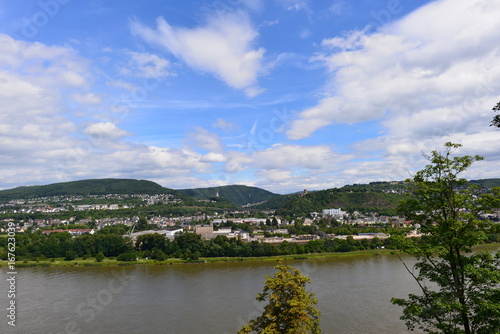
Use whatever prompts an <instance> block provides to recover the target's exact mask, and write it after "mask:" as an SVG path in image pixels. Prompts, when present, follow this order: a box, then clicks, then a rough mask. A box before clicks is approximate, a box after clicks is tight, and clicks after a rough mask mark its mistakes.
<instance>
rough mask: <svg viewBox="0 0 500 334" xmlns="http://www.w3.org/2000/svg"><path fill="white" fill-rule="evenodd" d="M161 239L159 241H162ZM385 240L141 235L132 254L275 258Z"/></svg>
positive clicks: (360, 246)
mask: <svg viewBox="0 0 500 334" xmlns="http://www.w3.org/2000/svg"><path fill="white" fill-rule="evenodd" d="M162 238H163V239H162ZM391 245H392V240H391V239H390V238H389V239H379V238H373V239H362V240H354V239H353V237H351V236H350V237H347V239H345V240H344V239H319V240H311V241H309V242H307V243H304V244H299V243H291V242H287V241H283V242H282V243H280V244H270V243H263V242H259V241H251V242H245V241H242V240H240V239H236V238H228V237H226V236H223V235H219V236H217V237H215V238H214V239H211V240H204V239H202V238H201V236H200V235H198V234H193V233H187V234H183V235H181V236H178V237H177V238H175V240H174V241H170V240H168V239H165V238H164V237H163V236H161V235H160V234H145V235H142V236H140V237H138V238H137V243H136V250H137V251H138V252H140V254H141V255H142V256H148V257H151V258H157V259H160V260H162V259H165V258H167V257H176V258H184V259H193V260H196V259H198V258H200V257H260V256H277V255H294V254H297V255H300V254H309V253H324V252H350V251H355V250H365V249H375V248H380V247H382V246H384V247H386V248H389V247H391Z"/></svg>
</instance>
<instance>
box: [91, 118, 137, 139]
mask: <svg viewBox="0 0 500 334" xmlns="http://www.w3.org/2000/svg"><path fill="white" fill-rule="evenodd" d="M84 133H85V134H87V135H89V136H92V137H94V138H109V139H121V138H123V137H125V136H130V135H131V133H129V132H127V131H125V130H122V129H120V128H118V127H117V126H116V125H115V124H113V123H111V122H101V123H94V124H92V125H89V126H88V127H87V128H85V130H84Z"/></svg>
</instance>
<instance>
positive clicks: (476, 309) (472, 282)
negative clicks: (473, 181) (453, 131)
mask: <svg viewBox="0 0 500 334" xmlns="http://www.w3.org/2000/svg"><path fill="white" fill-rule="evenodd" d="M460 146H461V145H460V144H453V143H446V144H445V147H446V152H445V153H444V154H442V153H439V152H436V151H433V152H432V154H431V156H427V158H428V160H429V161H430V164H429V165H427V166H426V167H425V168H424V169H423V170H421V171H419V172H417V173H416V174H415V176H414V177H413V179H411V180H407V181H410V184H411V186H410V198H408V199H406V200H404V201H402V202H401V204H400V206H399V210H400V212H401V213H403V214H404V215H405V216H406V217H407V218H408V219H411V220H413V222H414V223H418V224H420V225H421V231H422V234H423V236H422V238H421V239H420V240H418V239H417V240H413V239H415V238H406V239H405V238H401V240H400V243H399V246H400V248H401V249H402V250H403V251H405V252H406V253H408V254H411V255H413V256H415V257H416V258H417V263H416V264H415V267H414V269H416V271H417V272H418V273H415V271H414V270H411V269H410V268H408V267H407V266H406V264H405V266H406V268H407V269H408V271H409V272H410V274H411V275H412V276H413V278H415V280H416V282H417V283H418V285H419V287H420V289H421V292H422V295H416V294H410V295H409V298H408V299H401V298H393V299H392V300H391V301H392V303H394V304H396V305H399V306H402V307H403V316H402V317H401V319H402V320H405V321H406V325H407V327H408V329H410V330H412V329H414V328H415V327H416V326H418V327H419V328H420V329H422V330H424V331H425V332H429V333H498V332H499V330H500V252H499V253H497V254H496V256H493V254H491V253H488V252H472V247H473V246H474V245H477V244H479V243H481V242H483V241H485V240H486V238H487V234H486V232H487V231H488V229H489V228H490V226H491V222H489V221H486V220H481V219H480V216H481V214H482V213H484V212H487V211H489V209H490V208H492V207H499V206H500V189H499V188H494V189H493V190H492V193H489V194H483V195H480V194H478V193H477V192H476V191H475V190H476V189H475V188H474V187H473V186H470V185H468V184H467V181H466V180H465V179H463V178H459V174H460V173H462V172H464V171H465V170H466V169H467V168H468V167H470V166H471V165H472V164H473V163H474V162H475V161H479V160H482V159H483V158H482V157H480V156H475V157H472V156H462V157H452V154H453V152H454V151H455V150H456V149H458V148H459V147H460ZM410 239H411V240H410Z"/></svg>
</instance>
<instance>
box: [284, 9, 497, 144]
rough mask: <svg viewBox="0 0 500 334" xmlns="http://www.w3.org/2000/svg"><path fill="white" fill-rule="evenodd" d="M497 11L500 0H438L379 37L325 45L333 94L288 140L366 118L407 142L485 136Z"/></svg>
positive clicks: (304, 115) (493, 89) (363, 34)
mask: <svg viewBox="0 0 500 334" xmlns="http://www.w3.org/2000/svg"><path fill="white" fill-rule="evenodd" d="M493 7H494V8H493ZM498 10H499V8H498V2H486V1H482V0H475V1H465V0H458V1H456V0H453V1H450V0H442V1H436V2H432V3H430V4H428V5H426V6H424V7H422V8H420V9H418V10H417V11H415V12H413V13H412V14H410V15H409V16H407V17H405V18H403V19H401V20H399V21H397V22H395V23H392V24H389V25H386V26H383V27H381V28H380V29H379V30H378V31H377V32H375V33H371V34H370V33H368V32H367V30H362V31H354V32H350V33H348V34H347V35H345V36H336V37H333V38H331V39H327V40H324V41H323V46H324V47H325V48H326V51H325V52H323V53H322V54H318V55H316V56H315V57H314V59H313V60H314V61H320V62H323V63H324V64H325V65H326V66H327V68H328V71H329V75H330V76H331V79H330V80H329V82H327V84H326V85H325V95H326V96H325V97H323V98H321V99H320V100H319V101H318V102H317V104H316V105H315V106H312V107H310V108H308V109H305V110H303V111H302V112H301V113H300V114H299V117H298V118H297V119H296V120H294V121H293V122H292V123H291V125H290V127H289V129H288V132H287V135H288V137H289V138H290V139H294V140H296V139H302V138H306V137H308V136H311V135H312V133H314V131H316V130H318V129H319V128H322V127H325V126H328V125H330V124H333V123H348V124H352V123H357V122H363V121H367V120H382V121H384V122H385V123H384V125H385V126H387V128H388V130H389V131H388V132H389V133H393V134H402V133H405V136H406V137H411V136H413V135H415V134H420V135H422V136H423V137H425V135H426V134H425V133H427V135H431V136H432V135H434V136H436V135H443V134H444V133H445V132H446V133H449V132H450V131H451V132H454V131H457V132H460V131H463V130H464V128H468V130H467V131H479V130H478V127H477V126H479V123H483V124H487V119H488V117H489V116H490V115H489V113H488V112H487V111H489V110H490V109H491V105H493V103H494V101H495V99H497V92H498V88H499V87H498V82H500V60H499V58H498V54H500V44H498V43H497V42H495V40H496V39H497V38H498V31H499V30H500V22H499V21H498V20H497V16H498ZM444 16H446V19H445V20H444V19H443V17H444ZM422 22H425V24H422ZM473 118H475V119H476V122H475V123H476V125H477V126H474V127H473V128H472V129H471V127H470V122H471V120H472V119H473ZM424 128H425V129H424ZM429 132H430V133H429ZM439 132H441V134H440V133H439ZM417 137H419V136H417Z"/></svg>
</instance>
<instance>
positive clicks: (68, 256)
mask: <svg viewBox="0 0 500 334" xmlns="http://www.w3.org/2000/svg"><path fill="white" fill-rule="evenodd" d="M74 259H76V253H75V252H74V251H71V250H69V251H67V252H66V256H65V257H64V260H65V261H72V260H74Z"/></svg>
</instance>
